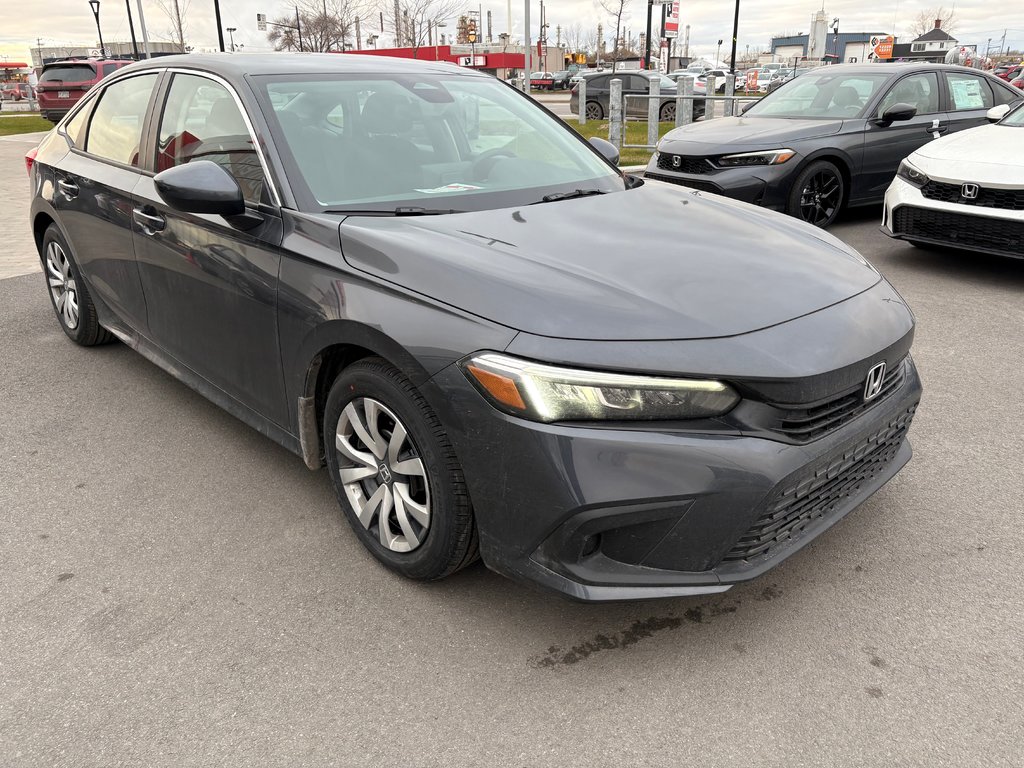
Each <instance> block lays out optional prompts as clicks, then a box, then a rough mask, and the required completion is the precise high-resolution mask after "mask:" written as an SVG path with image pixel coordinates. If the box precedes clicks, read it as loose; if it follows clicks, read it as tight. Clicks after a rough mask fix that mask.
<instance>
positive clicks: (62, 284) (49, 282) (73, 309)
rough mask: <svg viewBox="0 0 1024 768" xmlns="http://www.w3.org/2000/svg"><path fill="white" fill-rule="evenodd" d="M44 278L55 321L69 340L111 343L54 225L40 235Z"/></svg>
mask: <svg viewBox="0 0 1024 768" xmlns="http://www.w3.org/2000/svg"><path fill="white" fill-rule="evenodd" d="M43 276H44V277H45V278H46V286H47V288H48V289H49V293H50V303H51V305H52V306H53V311H54V313H55V314H56V315H57V321H58V322H59V323H60V327H61V329H62V330H63V331H64V333H65V334H66V335H67V337H68V338H69V339H71V340H72V341H73V342H75V343H76V344H81V345H82V346H83V347H92V346H96V345H97V344H106V343H107V342H110V341H112V340H113V338H114V337H113V336H112V335H111V333H110V332H109V331H107V330H106V329H105V328H103V327H102V326H100V323H99V320H97V318H96V307H95V306H94V305H93V303H92V297H91V296H90V295H89V289H88V288H87V287H86V285H85V281H83V280H82V275H81V272H79V271H78V267H77V265H76V264H75V262H74V258H73V257H72V255H71V248H70V246H69V245H68V242H67V240H65V239H64V235H62V234H61V231H60V230H59V229H58V228H57V226H56V225H55V224H51V225H50V226H49V227H48V228H47V230H46V233H45V234H44V235H43Z"/></svg>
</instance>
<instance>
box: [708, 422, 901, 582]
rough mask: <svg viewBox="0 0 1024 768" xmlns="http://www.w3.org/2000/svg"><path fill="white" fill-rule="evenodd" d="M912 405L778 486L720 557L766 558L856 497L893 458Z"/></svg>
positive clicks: (728, 558) (734, 558)
mask: <svg viewBox="0 0 1024 768" xmlns="http://www.w3.org/2000/svg"><path fill="white" fill-rule="evenodd" d="M916 409H917V406H916V405H914V406H913V407H911V408H909V409H908V410H907V411H905V412H904V413H902V414H900V415H899V416H896V417H895V418H893V419H892V420H891V421H889V423H888V424H886V426H885V427H884V428H882V429H880V430H879V431H877V432H875V433H874V434H872V435H871V436H870V437H868V438H867V439H865V440H862V441H861V442H860V443H858V444H857V445H855V446H853V447H852V448H849V449H848V450H846V451H844V452H843V453H842V454H840V455H838V456H833V457H830V458H829V459H828V460H827V461H825V462H822V463H821V464H820V465H818V466H817V467H816V468H815V469H813V470H809V471H807V472H806V473H803V474H801V475H799V476H797V477H796V478H793V479H791V480H790V481H788V482H787V483H786V484H785V485H783V486H781V487H780V488H779V489H778V490H777V491H776V493H775V494H774V495H773V496H772V497H771V498H770V499H769V500H768V502H767V503H766V506H765V511H764V513H763V514H762V515H761V516H760V517H759V518H758V519H757V522H756V523H754V525H752V526H751V527H750V530H748V531H747V532H746V533H745V534H743V536H742V537H741V538H740V540H739V541H737V542H736V544H735V546H733V548H732V549H731V550H730V551H729V553H728V554H727V555H726V556H725V557H724V558H723V561H724V562H735V561H740V560H746V561H750V560H753V559H754V558H758V557H763V558H769V557H772V556H773V555H774V554H776V552H777V550H778V549H779V548H780V547H782V546H783V545H785V544H786V543H787V542H789V541H790V540H792V539H795V538H797V537H798V536H799V535H800V533H801V532H802V531H803V530H804V529H805V528H807V527H808V526H809V525H811V524H812V523H813V522H814V521H815V520H819V519H821V518H823V517H827V516H828V515H831V514H832V513H833V512H835V511H836V509H838V508H839V507H840V506H841V505H842V504H843V503H844V502H845V501H846V500H847V499H849V498H851V497H853V496H856V495H857V493H858V492H859V491H860V490H861V489H862V488H863V487H864V485H865V484H866V483H868V482H870V481H871V480H873V479H874V478H876V477H878V475H880V474H881V473H882V472H883V471H884V470H885V468H886V467H887V466H888V465H889V464H890V462H892V460H893V459H894V458H896V454H897V453H898V452H899V449H900V445H902V443H903V440H904V438H905V437H906V435H907V430H908V429H909V428H910V422H911V421H912V420H913V418H914V411H915V410H916Z"/></svg>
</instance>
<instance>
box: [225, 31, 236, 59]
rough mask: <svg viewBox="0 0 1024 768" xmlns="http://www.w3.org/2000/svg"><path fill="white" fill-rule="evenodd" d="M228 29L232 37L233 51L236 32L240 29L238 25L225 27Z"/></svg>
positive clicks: (233, 49)
mask: <svg viewBox="0 0 1024 768" xmlns="http://www.w3.org/2000/svg"><path fill="white" fill-rule="evenodd" d="M225 29H227V31H228V37H229V38H231V52H232V53H234V52H235V32H237V31H238V27H225Z"/></svg>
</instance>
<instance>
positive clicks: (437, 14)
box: [379, 0, 484, 57]
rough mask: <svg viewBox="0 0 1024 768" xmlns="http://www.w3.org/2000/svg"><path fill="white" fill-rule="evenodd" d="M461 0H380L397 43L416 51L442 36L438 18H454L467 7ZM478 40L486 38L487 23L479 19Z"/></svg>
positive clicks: (386, 26) (385, 21) (381, 10)
mask: <svg viewBox="0 0 1024 768" xmlns="http://www.w3.org/2000/svg"><path fill="white" fill-rule="evenodd" d="M463 5H464V4H463V3H462V2H461V0H380V7H379V11H380V12H381V13H383V14H384V27H385V29H386V30H387V31H389V32H391V34H392V35H394V39H395V46H396V47H400V48H403V47H404V48H412V50H413V56H414V57H415V55H416V51H417V50H418V49H419V48H420V47H421V46H423V45H426V44H427V43H428V42H433V43H434V45H437V44H438V43H439V40H438V39H434V36H435V34H436V35H438V37H439V36H440V33H439V32H438V29H437V27H436V24H437V22H443V21H445V20H446V19H452V18H453V17H454V16H455V15H456V14H457V13H458V11H460V10H461V9H462V8H463ZM476 33H477V42H483V40H484V29H483V23H482V22H481V21H477V32H476Z"/></svg>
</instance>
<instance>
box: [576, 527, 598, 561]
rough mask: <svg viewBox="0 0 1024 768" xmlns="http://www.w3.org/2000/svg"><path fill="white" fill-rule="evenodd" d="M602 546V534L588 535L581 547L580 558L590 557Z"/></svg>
mask: <svg viewBox="0 0 1024 768" xmlns="http://www.w3.org/2000/svg"><path fill="white" fill-rule="evenodd" d="M600 548H601V534H600V533H595V534H594V535H593V536H587V537H586V538H584V539H583V545H582V546H581V547H580V558H581V559H582V558H584V557H589V556H590V555H592V554H594V553H595V552H597V550H599V549H600Z"/></svg>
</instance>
